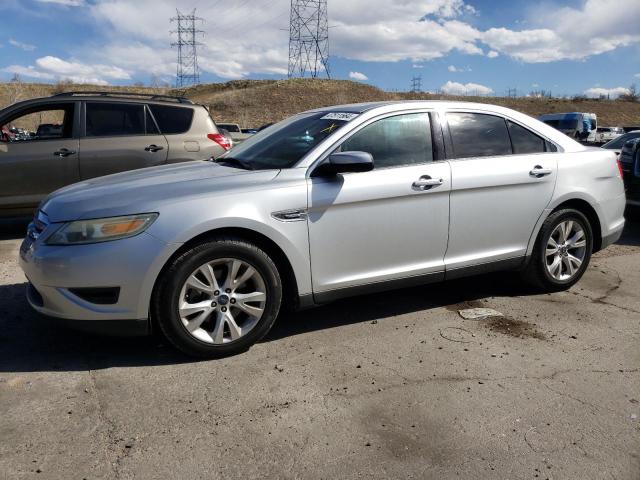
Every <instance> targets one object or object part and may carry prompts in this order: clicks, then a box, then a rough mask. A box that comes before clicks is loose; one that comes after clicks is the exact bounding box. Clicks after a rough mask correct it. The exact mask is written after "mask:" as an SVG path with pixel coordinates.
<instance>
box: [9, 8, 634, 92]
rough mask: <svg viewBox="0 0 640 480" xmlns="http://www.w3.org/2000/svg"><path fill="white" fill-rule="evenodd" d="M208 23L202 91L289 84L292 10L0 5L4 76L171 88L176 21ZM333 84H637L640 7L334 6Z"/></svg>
mask: <svg viewBox="0 0 640 480" xmlns="http://www.w3.org/2000/svg"><path fill="white" fill-rule="evenodd" d="M176 6H179V8H180V10H181V11H182V12H183V13H187V12H190V11H191V10H192V9H193V8H195V9H196V12H197V15H198V16H200V17H202V18H203V19H204V22H202V24H201V25H200V28H201V29H202V30H203V31H204V34H203V37H202V38H201V41H202V45H201V46H200V47H199V50H198V55H199V65H200V69H201V81H202V82H224V81H227V80H233V79H247V78H248V79H262V78H266V79H278V78H286V75H287V62H288V27H289V8H290V0H2V7H1V10H2V15H1V16H0V80H3V81H7V80H10V79H11V78H12V77H13V76H14V75H15V74H18V75H19V76H20V78H21V79H22V80H23V81H26V82H58V81H61V80H71V81H74V82H80V83H92V84H99V85H107V84H113V85H128V84H133V83H138V82H142V83H145V84H150V83H154V84H157V83H164V82H166V83H168V84H173V83H175V72H176V50H175V49H173V48H172V47H171V41H172V37H171V34H170V31H171V29H172V28H175V24H171V22H170V18H171V17H172V16H175V14H176ZM328 13H329V26H330V28H329V44H330V46H329V50H330V59H329V62H330V70H331V77H332V78H336V79H351V80H355V81H359V82H363V83H367V84H371V85H374V86H377V87H379V88H383V89H385V90H398V91H407V90H409V89H410V88H411V79H412V78H413V77H414V76H420V77H421V85H422V89H423V90H424V91H442V92H445V93H451V94H465V93H467V94H481V95H498V96H499V95H505V94H506V92H507V91H508V90H509V89H516V92H517V94H518V95H527V94H530V93H531V92H535V91H540V90H544V91H547V92H548V91H551V92H552V94H553V95H576V94H585V95H587V96H596V97H597V96H600V95H609V96H610V97H612V98H615V97H616V96H618V95H619V94H621V93H625V92H626V91H627V90H626V89H627V88H628V87H629V86H630V85H631V84H632V83H638V86H640V23H639V22H638V19H640V1H639V0H541V1H531V0H527V1H524V0H340V1H336V0H328Z"/></svg>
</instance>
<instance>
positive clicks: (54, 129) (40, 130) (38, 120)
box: [1, 103, 74, 142]
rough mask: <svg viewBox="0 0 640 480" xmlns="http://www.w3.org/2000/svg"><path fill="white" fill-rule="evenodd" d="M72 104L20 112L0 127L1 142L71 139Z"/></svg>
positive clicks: (41, 107)
mask: <svg viewBox="0 0 640 480" xmlns="http://www.w3.org/2000/svg"><path fill="white" fill-rule="evenodd" d="M73 113H74V103H62V104H55V105H47V106H39V107H32V108H29V109H26V110H22V111H20V112H19V113H17V114H16V115H14V116H13V117H11V118H9V119H8V120H7V121H5V122H4V125H2V126H1V130H2V136H1V138H2V141H3V142H25V141H29V142H33V141H40V140H57V139H61V138H71V137H72V135H73Z"/></svg>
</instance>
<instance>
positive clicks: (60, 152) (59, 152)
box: [53, 148, 76, 157]
mask: <svg viewBox="0 0 640 480" xmlns="http://www.w3.org/2000/svg"><path fill="white" fill-rule="evenodd" d="M75 153H76V152H75V150H69V149H68V148H61V149H60V150H57V151H55V152H53V154H54V155H55V156H56V157H68V156H69V155H74V154H75Z"/></svg>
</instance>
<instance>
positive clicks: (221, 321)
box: [152, 237, 282, 358]
mask: <svg viewBox="0 0 640 480" xmlns="http://www.w3.org/2000/svg"><path fill="white" fill-rule="evenodd" d="M281 301H282V284H281V281H280V275H279V273H278V269H277V268H276V266H275V264H274V263H273V261H272V260H271V259H270V258H269V256H268V255H267V254H266V253H265V252H263V251H262V250H261V249H260V248H258V247H257V246H255V245H253V244H251V243H248V242H246V241H244V240H242V239H235V238H226V237H225V238H219V239H214V240H211V241H207V242H206V243H203V244H201V245H198V246H195V247H193V248H191V249H189V250H188V251H186V252H185V253H183V254H182V255H180V256H179V257H177V258H176V259H175V260H173V262H172V263H171V264H170V265H169V267H168V268H167V269H166V270H165V272H164V273H163V275H162V277H161V279H160V281H159V283H158V286H157V288H156V290H155V293H154V298H153V305H152V314H153V316H154V318H155V319H156V320H157V323H158V325H159V326H160V328H161V330H162V332H163V333H164V335H165V336H166V337H167V338H168V339H169V341H170V342H171V343H172V344H173V345H175V346H176V347H177V348H178V349H180V350H182V351H183V352H184V353H186V354H188V355H192V356H197V357H205V358H215V357H222V356H227V355H233V354H235V353H239V352H242V351H244V350H247V349H248V348H249V347H250V346H251V345H253V344H254V343H255V342H257V341H258V340H260V339H261V338H262V337H263V336H264V335H266V334H267V332H268V331H269V330H270V328H271V327H272V325H273V323H274V322H275V319H276V317H277V315H278V311H279V309H280V303H281Z"/></svg>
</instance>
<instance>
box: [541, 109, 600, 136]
mask: <svg viewBox="0 0 640 480" xmlns="http://www.w3.org/2000/svg"><path fill="white" fill-rule="evenodd" d="M585 118H586V119H588V120H589V123H590V125H591V131H590V132H589V136H588V137H587V138H581V133H582V123H583V121H584V119H585ZM538 120H540V121H541V122H544V123H546V124H547V125H550V126H552V127H553V128H555V129H556V130H560V131H561V132H562V133H564V134H566V135H568V136H570V137H571V138H575V139H576V140H582V141H587V142H592V143H595V141H596V130H597V129H598V117H597V116H596V114H595V113H586V112H567V113H549V114H546V115H541V116H540V117H538Z"/></svg>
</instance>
